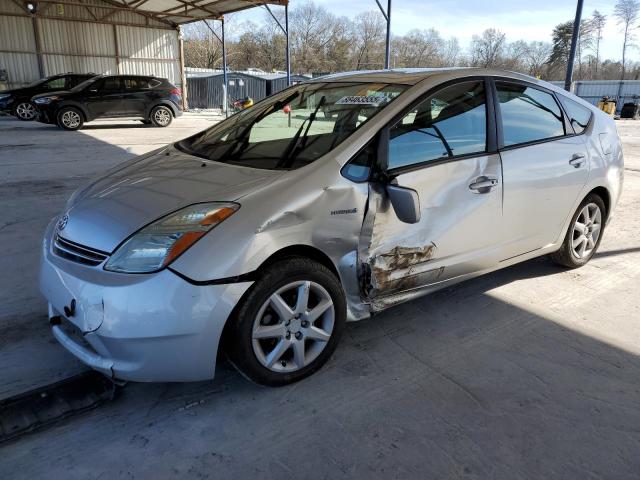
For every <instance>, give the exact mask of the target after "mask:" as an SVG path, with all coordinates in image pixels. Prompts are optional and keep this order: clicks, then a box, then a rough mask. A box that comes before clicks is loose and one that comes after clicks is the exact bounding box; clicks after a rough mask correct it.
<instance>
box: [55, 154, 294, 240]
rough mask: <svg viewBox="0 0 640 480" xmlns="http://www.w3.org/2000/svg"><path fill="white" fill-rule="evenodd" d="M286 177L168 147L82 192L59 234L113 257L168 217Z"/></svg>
mask: <svg viewBox="0 0 640 480" xmlns="http://www.w3.org/2000/svg"><path fill="white" fill-rule="evenodd" d="M282 173H283V172H278V171H273V170H259V169H253V168H247V167H240V166H235V165H228V164H224V163H218V162H212V161H208V160H202V159H200V158H197V157H194V156H192V155H188V154H185V153H182V152H180V151H179V150H176V149H175V148H174V147H167V148H164V149H161V150H160V151H156V152H153V153H152V154H151V155H148V156H146V157H145V156H143V157H141V158H139V159H135V160H133V161H132V162H129V163H128V164H126V165H125V166H124V167H122V168H119V169H118V168H116V169H114V170H112V171H111V172H110V173H108V174H107V175H105V176H104V177H102V178H100V179H98V180H96V181H94V182H93V183H91V184H90V185H89V186H87V187H85V188H84V189H82V190H79V191H78V192H76V193H75V194H74V195H73V197H72V198H71V199H70V201H69V203H68V204H67V211H66V212H65V213H64V215H66V225H65V226H64V229H63V230H60V231H59V232H60V235H61V236H63V237H64V238H66V239H67V240H71V241H74V242H77V243H80V244H82V245H86V246H89V247H92V248H95V249H98V250H102V251H104V252H112V251H113V250H114V249H115V248H116V247H117V246H118V245H119V244H120V243H121V242H122V241H123V240H125V239H126V238H127V237H129V236H130V235H131V234H133V233H135V232H136V231H138V230H139V229H140V228H142V227H143V226H145V225H147V224H148V223H150V222H153V221H154V220H157V219H158V218H160V217H162V216H164V215H166V214H168V213H171V212H173V211H175V210H178V209H180V208H182V207H185V206H187V205H192V204H194V203H200V202H211V201H237V200H238V199H240V198H241V197H243V196H245V195H247V194H248V193H251V192H253V191H255V190H257V189H259V188H263V187H264V186H266V185H268V184H270V183H271V182H273V180H275V179H276V178H277V177H278V176H280V175H282ZM63 223H64V222H63Z"/></svg>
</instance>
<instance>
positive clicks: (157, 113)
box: [149, 105, 173, 127]
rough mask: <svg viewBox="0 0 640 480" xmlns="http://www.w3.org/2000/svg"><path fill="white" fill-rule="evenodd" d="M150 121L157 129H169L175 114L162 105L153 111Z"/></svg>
mask: <svg viewBox="0 0 640 480" xmlns="http://www.w3.org/2000/svg"><path fill="white" fill-rule="evenodd" d="M149 119H150V120H151V123H153V125H155V126H156V127H168V126H169V124H170V123H171V120H173V113H171V110H169V108H168V107H164V106H162V105H160V106H158V107H155V108H154V109H153V110H151V116H150V118H149Z"/></svg>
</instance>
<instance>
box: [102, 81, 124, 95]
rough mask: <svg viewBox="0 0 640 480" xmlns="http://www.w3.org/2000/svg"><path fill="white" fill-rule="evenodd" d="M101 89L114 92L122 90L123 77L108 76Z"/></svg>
mask: <svg viewBox="0 0 640 480" xmlns="http://www.w3.org/2000/svg"><path fill="white" fill-rule="evenodd" d="M101 90H102V91H105V92H114V91H118V90H122V78H121V77H106V78H105V79H104V80H103V82H102V86H101Z"/></svg>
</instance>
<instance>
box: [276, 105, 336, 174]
mask: <svg viewBox="0 0 640 480" xmlns="http://www.w3.org/2000/svg"><path fill="white" fill-rule="evenodd" d="M326 99H327V98H326V96H325V95H323V96H322V98H321V99H320V101H319V102H318V105H316V108H315V109H314V110H313V112H312V113H311V115H309V117H308V118H305V120H304V122H302V125H300V128H298V131H296V134H295V135H294V136H293V138H292V139H291V141H290V142H289V145H287V148H286V149H285V151H284V153H283V154H282V158H281V159H280V161H279V162H278V167H279V168H287V167H290V166H291V164H292V163H293V161H294V160H295V158H296V156H297V155H298V153H300V152H301V151H302V150H303V149H304V147H305V145H306V144H307V134H308V133H309V128H311V124H312V123H313V121H314V120H315V119H316V115H318V110H320V108H321V107H322V106H323V105H324V102H325V100H326ZM307 121H308V123H307ZM305 124H306V125H307V128H306V130H305V131H304V135H303V136H302V146H301V147H298V140H300V135H301V134H302V129H303V128H304V126H305Z"/></svg>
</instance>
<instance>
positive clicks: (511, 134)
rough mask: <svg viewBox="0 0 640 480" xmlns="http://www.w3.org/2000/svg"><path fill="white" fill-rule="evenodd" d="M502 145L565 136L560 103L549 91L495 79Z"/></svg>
mask: <svg viewBox="0 0 640 480" xmlns="http://www.w3.org/2000/svg"><path fill="white" fill-rule="evenodd" d="M496 89H497V90H498V102H499V103H500V114H501V117H502V133H503V136H504V144H505V146H509V145H517V144H520V143H527V142H535V141H538V140H545V139H548V138H555V137H560V136H562V135H565V129H564V120H563V118H562V111H561V110H560V106H559V105H558V103H557V102H556V101H555V99H554V98H553V95H551V94H550V93H547V92H544V91H542V90H538V89H537V88H533V87H530V86H527V85H520V84H512V83H500V82H496Z"/></svg>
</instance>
